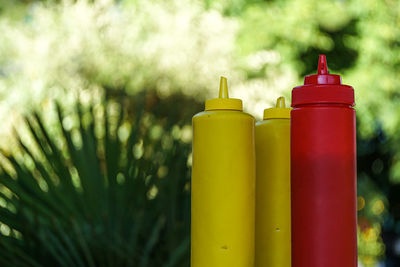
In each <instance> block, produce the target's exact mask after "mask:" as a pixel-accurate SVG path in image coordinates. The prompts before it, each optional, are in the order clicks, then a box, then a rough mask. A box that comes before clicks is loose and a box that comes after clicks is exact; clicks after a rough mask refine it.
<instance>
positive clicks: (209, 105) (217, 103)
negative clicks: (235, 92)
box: [205, 77, 243, 111]
mask: <svg viewBox="0 0 400 267" xmlns="http://www.w3.org/2000/svg"><path fill="white" fill-rule="evenodd" d="M220 109H225V110H239V111H242V110H243V103H242V100H240V99H236V98H229V93H228V81H227V79H226V78H225V77H221V80H220V83H219V97H218V98H214V99H208V100H206V108H205V110H206V111H210V110H220Z"/></svg>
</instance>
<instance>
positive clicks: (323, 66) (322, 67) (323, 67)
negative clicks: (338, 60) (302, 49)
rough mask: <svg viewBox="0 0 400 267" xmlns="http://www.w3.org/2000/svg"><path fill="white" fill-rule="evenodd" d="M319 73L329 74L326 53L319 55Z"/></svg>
mask: <svg viewBox="0 0 400 267" xmlns="http://www.w3.org/2000/svg"><path fill="white" fill-rule="evenodd" d="M318 74H322V75H323V74H329V71H328V64H327V62H326V56H325V55H319V61H318Z"/></svg>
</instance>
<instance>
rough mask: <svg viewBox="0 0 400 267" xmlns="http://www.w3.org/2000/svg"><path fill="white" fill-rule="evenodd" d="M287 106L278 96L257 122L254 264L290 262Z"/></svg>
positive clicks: (281, 266)
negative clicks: (274, 105) (262, 117)
mask: <svg viewBox="0 0 400 267" xmlns="http://www.w3.org/2000/svg"><path fill="white" fill-rule="evenodd" d="M290 110H291V109H290V108H286V106H285V98H283V97H279V98H278V100H277V103H276V108H269V109H265V110H264V120H263V121H261V122H258V123H257V124H256V129H255V137H256V158H257V161H256V166H257V169H256V173H257V178H256V181H257V182H256V234H255V236H256V241H255V242H256V257H255V263H256V264H255V266H256V267H290V266H291V223H290Z"/></svg>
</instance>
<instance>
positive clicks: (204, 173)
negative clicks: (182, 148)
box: [191, 110, 255, 267]
mask: <svg viewBox="0 0 400 267" xmlns="http://www.w3.org/2000/svg"><path fill="white" fill-rule="evenodd" d="M254 123H255V121H254V118H253V117H252V116H251V115H249V114H246V113H243V112H241V111H237V110H212V111H204V112H201V113H199V114H197V115H195V116H194V117H193V168H192V188H191V191H192V220H191V242H192V243H191V267H253V266H254V231H255V230H254V228H255V148H254Z"/></svg>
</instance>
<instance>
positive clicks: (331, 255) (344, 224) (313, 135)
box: [291, 55, 357, 267]
mask: <svg viewBox="0 0 400 267" xmlns="http://www.w3.org/2000/svg"><path fill="white" fill-rule="evenodd" d="M354 104H355V103H354V89H353V88H352V87H351V86H348V85H343V84H342V82H341V78H340V76H339V75H334V74H329V72H328V67H327V63H326V58H325V55H320V57H319V63H318V74H316V75H309V76H306V77H305V79H304V85H301V86H298V87H295V88H294V89H293V91H292V107H293V110H292V112H291V206H292V266H293V267H356V266H357V214H356V116H355V110H354V109H353V107H354Z"/></svg>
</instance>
